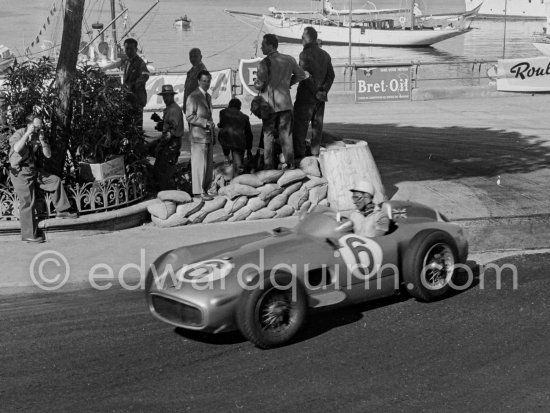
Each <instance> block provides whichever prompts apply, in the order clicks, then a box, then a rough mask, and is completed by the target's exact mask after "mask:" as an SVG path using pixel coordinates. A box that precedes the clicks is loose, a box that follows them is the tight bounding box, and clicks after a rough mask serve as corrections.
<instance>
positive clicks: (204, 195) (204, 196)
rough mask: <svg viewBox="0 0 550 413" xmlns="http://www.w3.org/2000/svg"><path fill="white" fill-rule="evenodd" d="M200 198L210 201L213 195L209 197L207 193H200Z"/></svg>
mask: <svg viewBox="0 0 550 413" xmlns="http://www.w3.org/2000/svg"><path fill="white" fill-rule="evenodd" d="M201 198H202V200H203V201H212V200H213V199H214V198H213V197H211V196H210V195H208V194H202V195H201Z"/></svg>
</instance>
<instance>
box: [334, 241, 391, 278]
mask: <svg viewBox="0 0 550 413" xmlns="http://www.w3.org/2000/svg"><path fill="white" fill-rule="evenodd" d="M340 244H341V245H342V247H341V248H340V254H342V259H343V260H344V262H345V264H346V267H347V271H348V273H351V274H353V276H354V277H356V278H359V279H361V280H368V279H370V278H372V277H374V276H375V275H376V274H377V273H378V270H379V269H380V267H381V266H382V258H383V253H382V248H380V245H378V243H376V242H375V241H374V240H372V239H370V238H365V237H360V236H359V235H354V234H348V235H344V236H343V237H342V238H340Z"/></svg>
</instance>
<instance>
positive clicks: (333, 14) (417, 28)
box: [225, 0, 475, 47]
mask: <svg viewBox="0 0 550 413" xmlns="http://www.w3.org/2000/svg"><path fill="white" fill-rule="evenodd" d="M368 3H370V4H372V3H371V2H368ZM374 7H375V6H374ZM268 10H269V12H270V13H269V14H256V13H247V12H239V11H233V10H225V12H226V13H228V14H231V15H234V16H261V20H262V21H263V26H262V28H263V30H264V31H265V32H267V33H272V34H275V35H276V36H277V37H278V38H279V40H280V41H286V42H301V41H302V33H303V31H304V28H305V27H307V26H312V27H314V28H315V29H316V30H317V32H318V33H319V38H320V39H321V40H322V41H323V44H328V45H348V44H350V43H351V44H353V45H358V46H399V47H425V46H431V45H432V44H435V43H438V42H441V41H443V40H446V39H450V38H452V37H456V36H460V35H463V34H465V33H467V32H468V31H470V30H471V29H470V27H469V23H468V22H471V19H472V18H473V17H475V13H471V12H464V13H456V14H453V16H454V17H455V18H456V20H455V22H458V23H453V22H449V23H448V24H446V25H435V26H434V25H426V22H425V20H426V19H425V16H422V15H421V14H419V9H418V5H417V4H415V1H414V0H410V7H408V8H394V9H377V8H371V9H364V8H362V9H340V10H338V9H335V8H334V7H333V6H332V4H331V3H330V1H327V0H322V1H321V6H320V9H319V10H318V11H288V10H285V11H283V10H277V9H275V8H274V7H270V8H269V9H268Z"/></svg>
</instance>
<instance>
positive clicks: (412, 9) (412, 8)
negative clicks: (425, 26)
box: [411, 0, 414, 30]
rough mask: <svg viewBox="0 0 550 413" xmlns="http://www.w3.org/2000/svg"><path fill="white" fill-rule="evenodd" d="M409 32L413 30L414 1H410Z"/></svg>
mask: <svg viewBox="0 0 550 413" xmlns="http://www.w3.org/2000/svg"><path fill="white" fill-rule="evenodd" d="M411 30H414V0H411Z"/></svg>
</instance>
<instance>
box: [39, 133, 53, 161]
mask: <svg viewBox="0 0 550 413" xmlns="http://www.w3.org/2000/svg"><path fill="white" fill-rule="evenodd" d="M38 139H39V140H40V145H41V146H42V153H43V154H44V156H45V157H46V158H48V159H50V158H51V157H52V148H51V147H50V144H49V143H48V141H46V139H45V137H44V134H43V133H40V135H38Z"/></svg>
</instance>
